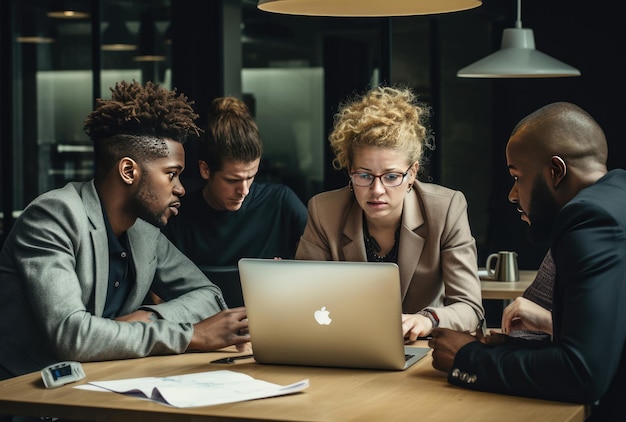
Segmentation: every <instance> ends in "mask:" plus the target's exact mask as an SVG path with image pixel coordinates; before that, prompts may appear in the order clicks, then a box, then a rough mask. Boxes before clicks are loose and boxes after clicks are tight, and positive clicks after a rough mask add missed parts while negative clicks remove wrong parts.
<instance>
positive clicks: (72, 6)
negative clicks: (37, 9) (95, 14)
mask: <svg viewBox="0 0 626 422" xmlns="http://www.w3.org/2000/svg"><path fill="white" fill-rule="evenodd" d="M90 3H91V2H88V1H85V0H54V1H51V2H50V9H49V11H48V17H50V18H57V19H86V18H88V17H89V16H91V13H90V8H89V5H90Z"/></svg>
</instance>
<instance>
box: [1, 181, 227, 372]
mask: <svg viewBox="0 0 626 422" xmlns="http://www.w3.org/2000/svg"><path fill="white" fill-rule="evenodd" d="M127 233H128V240H129V244H130V249H131V253H132V263H133V265H134V266H135V274H136V277H137V279H136V284H135V285H134V287H133V288H132V290H131V292H130V294H129V296H128V298H127V299H126V302H125V303H124V305H123V308H122V309H121V312H122V313H123V314H127V313H130V312H133V311H135V310H137V309H138V308H139V307H140V306H141V305H142V302H143V300H144V298H145V297H146V295H147V294H148V292H149V291H150V289H153V290H154V291H155V292H156V293H157V294H158V295H159V296H160V297H161V298H163V299H164V301H165V302H164V303H162V304H159V305H155V306H151V308H153V309H154V310H155V311H157V312H158V313H159V314H160V315H161V316H162V317H163V319H162V320H158V321H156V322H153V323H149V324H146V323H142V322H134V323H128V322H117V321H114V320H111V319H107V318H102V317H101V316H102V312H103V310H104V305H105V300H106V292H107V284H108V271H109V251H108V241H107V233H106V228H105V223H104V218H103V214H102V207H101V204H100V200H99V197H98V195H97V193H96V189H95V186H94V183H93V181H91V182H88V183H69V184H67V185H66V186H65V187H63V188H61V189H56V190H53V191H50V192H48V193H45V194H43V195H41V196H40V197H38V198H37V199H35V200H34V201H33V202H32V203H31V204H30V205H29V206H28V207H27V208H26V209H25V210H24V212H23V213H22V215H21V216H20V218H19V219H18V220H17V222H16V224H15V227H14V228H13V230H12V231H11V233H10V235H9V237H8V238H7V240H6V242H5V244H4V246H3V248H2V251H1V252H0V374H2V373H4V377H5V378H6V377H7V374H8V376H16V375H20V374H23V373H27V372H31V371H35V370H39V369H41V368H42V367H44V366H46V365H48V364H51V363H53V362H56V361H59V360H77V361H96V360H111V359H127V358H136V357H142V356H147V355H159V354H175V353H182V352H184V351H185V350H186V349H187V346H188V345H189V342H190V341H191V337H192V334H193V324H194V323H197V322H199V321H201V320H202V319H204V318H206V317H208V316H210V315H212V314H214V313H216V312H218V311H219V307H218V304H217V302H216V300H215V295H216V294H221V292H220V290H219V288H218V287H217V286H215V285H214V284H212V283H211V282H210V281H209V280H208V279H207V278H206V277H205V276H204V275H203V273H202V272H201V271H200V270H199V269H198V268H197V267H196V266H195V265H194V264H193V263H192V262H191V261H190V260H189V259H188V258H187V257H185V256H184V255H183V254H182V253H181V252H180V251H179V250H178V249H176V248H175V247H174V246H173V245H172V244H171V243H170V242H169V241H168V240H167V239H166V238H165V236H164V235H163V234H162V233H161V231H160V230H159V229H158V228H157V227H155V226H153V225H151V224H149V223H147V222H145V221H143V220H137V221H136V223H135V224H134V225H133V226H132V227H131V228H130V229H129V230H128V232H127ZM2 369H4V371H2Z"/></svg>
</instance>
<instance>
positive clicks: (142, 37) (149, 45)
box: [133, 12, 166, 62]
mask: <svg viewBox="0 0 626 422" xmlns="http://www.w3.org/2000/svg"><path fill="white" fill-rule="evenodd" d="M165 59H166V57H165V52H164V45H163V41H162V40H161V37H160V35H159V31H158V29H157V27H156V23H155V21H154V17H153V16H151V15H150V14H149V13H147V12H144V13H142V14H141V19H140V24H139V51H138V54H137V55H136V56H135V57H133V60H134V61H136V62H162V61H165Z"/></svg>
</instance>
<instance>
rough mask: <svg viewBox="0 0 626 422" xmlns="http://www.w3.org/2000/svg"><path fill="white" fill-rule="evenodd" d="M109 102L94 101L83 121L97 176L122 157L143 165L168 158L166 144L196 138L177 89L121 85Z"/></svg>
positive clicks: (191, 117)
mask: <svg viewBox="0 0 626 422" xmlns="http://www.w3.org/2000/svg"><path fill="white" fill-rule="evenodd" d="M111 93H112V95H111V99H110V100H103V99H100V98H98V99H97V100H96V108H95V110H94V111H92V112H91V113H90V114H89V116H87V119H86V120H85V125H84V130H85V132H86V133H87V135H89V137H90V138H91V140H92V141H93V143H94V152H95V157H96V172H97V173H98V174H100V175H102V174H103V173H104V172H107V171H108V170H110V168H111V167H112V166H113V165H115V163H116V162H117V161H118V160H119V159H120V158H122V157H125V156H127V157H130V158H132V159H134V160H136V161H139V162H143V161H148V160H152V159H155V158H159V157H164V156H167V154H168V149H167V144H166V142H165V140H166V139H171V140H174V141H176V142H180V143H184V142H185V141H186V139H187V136H189V135H190V134H195V136H197V137H199V136H200V132H201V129H200V128H199V127H198V126H196V124H195V123H194V120H195V119H197V118H198V115H197V114H196V113H194V111H193V109H192V108H191V105H192V104H194V102H193V101H189V100H188V99H187V97H186V96H185V95H183V94H180V95H178V96H177V95H176V89H174V90H168V89H165V88H161V87H160V86H159V84H155V83H153V82H147V83H146V84H145V86H141V84H140V83H138V82H136V81H133V82H132V83H128V82H126V81H121V82H118V83H116V84H115V87H114V88H111Z"/></svg>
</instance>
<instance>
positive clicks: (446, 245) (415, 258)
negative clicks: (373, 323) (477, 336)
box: [296, 182, 484, 331]
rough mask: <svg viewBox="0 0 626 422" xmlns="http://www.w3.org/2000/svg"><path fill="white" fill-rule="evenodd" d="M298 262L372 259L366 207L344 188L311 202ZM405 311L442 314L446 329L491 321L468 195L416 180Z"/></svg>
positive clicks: (406, 214) (406, 246) (407, 208)
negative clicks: (365, 231) (486, 317)
mask: <svg viewBox="0 0 626 422" xmlns="http://www.w3.org/2000/svg"><path fill="white" fill-rule="evenodd" d="M308 208H309V219H308V222H307V226H306V228H305V230H304V234H303V235H302V238H301V239H300V243H299V245H298V250H297V251H296V259H314V260H322V261H328V260H333V261H367V256H366V253H365V241H364V239H363V210H362V209H361V207H360V206H359V204H358V203H357V202H356V200H355V198H354V194H353V193H352V192H350V190H349V189H348V188H347V187H345V188H342V189H337V190H334V191H330V192H324V193H321V194H318V195H316V196H314V197H313V198H311V200H310V201H309V205H308ZM398 266H399V268H400V290H401V293H402V300H403V302H402V310H403V312H404V313H415V312H417V311H419V310H421V309H424V308H426V307H430V308H433V309H435V311H436V312H437V316H438V317H439V320H440V326H442V327H447V328H453V329H456V330H471V331H473V330H474V329H476V326H477V325H478V322H479V320H480V319H482V318H484V309H483V306H482V296H481V291H480V280H479V279H478V257H477V253H476V242H475V240H474V238H473V237H472V233H471V230H470V226H469V220H468V217H467V201H466V200H465V196H464V195H463V194H462V193H461V192H459V191H454V190H451V189H448V188H445V187H443V186H438V185H435V184H428V183H420V182H416V183H415V184H414V186H413V191H412V192H411V193H409V194H407V195H406V198H405V199H404V206H403V211H402V227H401V229H400V244H399V251H398Z"/></svg>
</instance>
